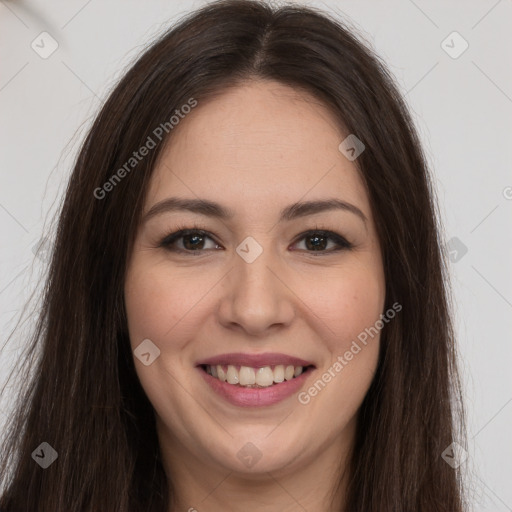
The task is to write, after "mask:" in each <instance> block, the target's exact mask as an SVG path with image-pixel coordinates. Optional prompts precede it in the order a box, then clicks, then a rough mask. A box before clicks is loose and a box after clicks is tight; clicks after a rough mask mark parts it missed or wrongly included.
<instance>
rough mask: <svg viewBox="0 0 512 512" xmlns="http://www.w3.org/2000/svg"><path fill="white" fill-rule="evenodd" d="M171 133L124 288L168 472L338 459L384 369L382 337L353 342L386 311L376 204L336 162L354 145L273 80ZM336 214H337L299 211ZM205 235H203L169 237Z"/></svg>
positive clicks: (222, 100)
mask: <svg viewBox="0 0 512 512" xmlns="http://www.w3.org/2000/svg"><path fill="white" fill-rule="evenodd" d="M174 130H175V131H174V132H173V133H172V139H171V140H170V143H169V145H168V146H167V147H166V149H165V151H164V152H163V154H162V156H161V158H160V161H159V163H158V165H157V167H156V169H155V171H154V174H153V176H152V179H151V184H150V188H149V192H148V195H147V198H146V205H145V208H144V215H146V214H147V213H148V212H150V211H151V212H152V213H150V214H149V215H147V216H146V217H145V219H144V221H143V222H142V224H141V226H140V228H139V231H138V233H137V238H136V242H135V246H134V249H133V253H132V254H131V258H130V261H129V268H128V273H127V278H126V285H125V301H126V309H127V316H128V327H129V334H130V340H131V346H132V349H133V350H135V352H134V361H135V365H136V370H137V374H138V376H139V378H140V382H141V384H142V386H143V388H144V390H145V392H146V394H147V396H148V398H149V400H150V401H151V403H152V405H153V407H154V409H155V412H156V418H157V428H158V434H159V440H160V443H161V446H162V448H163V452H164V458H165V459H166V465H167V469H168V470H172V468H174V467H178V466H177V465H179V464H185V465H187V466H189V467H193V466H194V465H195V464H197V466H198V467H201V468H202V469H211V470H219V468H221V469H224V470H229V471H233V472H238V473H245V474H246V475H247V474H250V473H252V474H257V473H266V472H268V471H277V472H279V471H285V470H286V471H293V470H294V469H298V468H300V467H301V466H302V467H303V466H305V465H308V464H312V463H313V461H315V460H318V458H319V457H320V458H322V457H325V456H328V457H331V458H332V461H333V462H334V461H336V460H339V458H340V456H342V454H343V453H344V452H345V451H346V450H347V449H348V447H349V446H350V445H351V443H352V440H353V435H354V427H355V418H356V414H357V411H358V408H359V406H360V405H361V402H362V400H363V398H364V396H365V394H366V392H367V390H368V388H369V385H370V383H371V381H372V377H373V375H374V372H375V369H376V365H377V360H378V352H379V336H378V335H375V336H374V337H373V338H371V337H367V342H366V344H362V343H361V342H360V341H358V336H360V335H361V333H363V332H364V331H365V329H366V328H369V327H372V326H374V324H375V323H376V322H377V321H378V320H379V318H380V315H381V313H383V308H384V298H385V297H384V293H385V283H384V273H383V266H382V258H381V253H380V249H379V244H378V239H377V233H376V231H375V225H374V221H373V219H372V214H371V209H370V204H369V199H368V196H367V193H366V190H365V187H364V185H363V182H362V180H361V178H360V177H359V175H358V172H357V171H356V167H355V162H352V161H349V160H348V159H347V158H346V157H345V156H344V154H343V153H341V152H340V150H339V149H338V147H339V145H340V143H341V142H342V140H343V139H344V138H345V137H346V136H347V135H348V134H345V135H344V134H342V133H340V132H339V130H338V129H337V127H336V124H335V121H334V119H332V117H331V115H330V113H329V111H328V110H326V109H325V108H324V107H323V106H321V105H319V103H318V101H316V100H314V99H313V98H311V97H309V96H305V95H302V96H300V95H299V94H298V93H297V92H296V91H294V90H293V89H291V88H289V87H287V86H284V85H281V84H279V83H276V82H271V81H259V82H249V83H247V84H245V85H243V86H239V87H237V88H235V89H231V90H229V91H227V92H225V93H224V94H223V95H222V96H219V97H217V98H215V99H213V100H211V101H209V102H205V103H204V104H202V103H201V102H199V104H198V106H197V107H196V108H195V109H193V110H192V111H191V112H190V113H189V114H188V115H187V116H185V117H184V118H183V119H182V120H181V121H180V123H179V125H178V126H177V127H175V128H174ZM126 179H130V178H129V177H127V178H126ZM170 198H176V199H178V200H180V201H190V202H192V201H194V202H196V203H194V204H195V207H194V204H192V203H191V204H190V206H191V207H190V208H178V207H177V206H178V205H179V203H177V202H176V204H175V206H176V207H175V208H171V206H172V205H171V204H170V203H166V201H169V199H170ZM333 200H336V201H340V205H341V207H332V208H322V207H318V205H317V207H314V205H313V207H311V208H309V207H306V206H303V205H307V204H309V203H310V202H323V201H333ZM201 201H209V202H211V203H215V205H217V206H215V207H214V208H213V207H211V206H210V207H206V206H202V207H200V202H201ZM297 203H298V204H299V205H296V204H297ZM157 205H158V207H157ZM292 205H296V206H293V207H292V208H290V207H291V206H292ZM301 205H302V206H301ZM221 209H222V211H227V212H229V213H232V216H229V215H227V216H225V217H221V216H220V215H219V212H220V210H221ZM283 212H284V213H283ZM198 227H199V228H201V229H203V230H204V231H206V232H207V234H206V233H189V234H185V235H184V236H183V235H182V236H181V237H177V238H175V239H174V240H171V238H170V237H169V235H170V234H172V233H174V232H176V231H178V230H179V229H183V228H188V229H197V228H198ZM319 230H324V231H330V232H332V233H333V235H332V237H331V238H329V237H326V236H325V234H322V233H318V231H319ZM308 232H309V234H308ZM338 236H339V237H340V238H336V237H338ZM166 238H167V240H166ZM359 339H361V337H360V338H359ZM144 340H149V341H144ZM354 342H356V343H357V345H358V346H359V350H357V349H356V348H355V345H354ZM141 343H142V345H141ZM156 347H157V348H158V349H156ZM136 349H137V350H136ZM158 350H159V353H158ZM350 354H352V355H351V356H350ZM342 361H343V362H342ZM208 363H210V367H211V366H213V367H214V369H213V370H209V369H208V367H207V366H205V365H208ZM336 363H337V364H336ZM217 365H220V366H221V367H222V369H220V368H219V367H218V366H217ZM228 365H229V366H228ZM290 366H291V367H293V368H292V369H291V370H290V368H288V367H290ZM301 366H302V367H308V368H307V371H303V373H302V375H300V376H298V377H293V378H290V377H291V376H292V375H295V373H297V374H298V373H299V372H300V370H299V369H297V370H296V367H301ZM340 367H341V369H340ZM205 370H207V371H212V372H213V373H214V374H215V373H216V377H215V376H212V375H209V374H207V371H205ZM222 379H228V382H223V380H222ZM240 380H241V381H242V382H243V383H251V382H255V381H256V384H257V383H259V384H257V385H258V387H255V384H252V385H251V386H249V387H247V384H246V385H245V386H241V385H240ZM237 381H238V383H237ZM271 382H274V384H272V385H269V384H270V383H271ZM315 383H316V387H315ZM260 385H261V386H262V387H259V386H260ZM165 454H167V455H165ZM171 454H173V455H171ZM326 454H329V455H326ZM173 461H174V462H173Z"/></svg>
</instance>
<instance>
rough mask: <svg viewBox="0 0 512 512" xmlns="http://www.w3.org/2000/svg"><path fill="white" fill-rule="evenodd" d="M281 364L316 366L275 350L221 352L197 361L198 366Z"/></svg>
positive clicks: (261, 365)
mask: <svg viewBox="0 0 512 512" xmlns="http://www.w3.org/2000/svg"><path fill="white" fill-rule="evenodd" d="M280 364H282V365H285V366H288V365H292V366H303V367H307V366H313V367H314V366H315V365H314V364H313V363H312V362H311V361H307V360H306V359H301V358H298V357H294V356H290V355H287V354H279V353H275V352H267V353H264V354H244V353H241V352H239V353H231V354H220V355H218V356H214V357H210V358H208V359H202V360H201V361H199V362H197V363H196V366H207V365H208V366H216V365H233V366H249V367H251V368H263V367H264V366H277V365H280Z"/></svg>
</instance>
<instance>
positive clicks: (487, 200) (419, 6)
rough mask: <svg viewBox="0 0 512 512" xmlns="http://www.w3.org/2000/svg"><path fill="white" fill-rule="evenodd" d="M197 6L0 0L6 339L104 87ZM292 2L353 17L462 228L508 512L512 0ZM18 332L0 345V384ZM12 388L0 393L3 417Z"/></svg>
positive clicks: (449, 221) (445, 209) (472, 425)
mask: <svg viewBox="0 0 512 512" xmlns="http://www.w3.org/2000/svg"><path fill="white" fill-rule="evenodd" d="M204 3H205V2H200V1H190V0H188V1H185V0H181V1H152V2H144V1H142V0H138V1H135V0H131V1H127V0H122V1H121V0H117V1H100V0H89V1H74V0H73V1H70V0H66V1H64V0H61V1H57V0H45V1H44V2H43V1H38V2H36V1H30V2H29V1H25V2H16V1H10V2H8V1H1V2H0V58H1V67H0V70H1V71H0V109H1V119H0V141H1V148H2V151H1V155H0V230H1V238H0V239H1V244H0V345H1V346H3V345H4V344H5V343H6V341H7V338H8V336H9V334H10V332H11V330H12V328H13V327H14V325H15V323H16V321H17V319H18V317H19V315H20V313H21V311H22V310H23V309H24V307H25V304H26V300H27V299H28V295H29V292H30V290H32V288H33V287H34V285H35V284H36V283H37V282H38V281H40V278H39V277H38V275H39V272H40V270H41V268H42V262H44V253H43V254H42V256H41V258H34V253H33V248H34V246H35V245H36V244H38V242H39V241H40V240H41V239H44V233H45V230H47V229H48V228H49V225H48V223H49V221H50V219H51V215H52V214H53V213H54V212H55V209H56V208H57V207H58V204H59V202H60V200H61V195H62V193H63V190H64V187H65V184H66V180H67V177H68V175H69V173H70V169H71V166H72V162H73V157H74V155H75V152H76V150H77V147H78V144H79V142H80V141H81V138H82V136H83V135H84V133H85V131H86V129H87V127H88V126H89V123H90V122H91V120H92V118H93V116H94V114H95V112H97V109H98V108H99V106H100V105H101V102H102V101H103V100H104V99H105V95H106V94H107V92H108V91H109V90H110V89H111V87H112V86H113V85H114V84H115V81H116V80H117V79H118V77H119V76H121V74H122V72H123V70H125V69H126V67H127V66H128V65H129V63H130V62H132V61H133V59H134V58H135V57H136V55H137V54H138V53H139V52H140V51H141V49H142V48H143V47H144V46H145V45H147V43H148V42H149V41H150V40H151V39H152V38H153V37H154V36H156V35H157V34H158V33H160V32H161V31H162V30H164V29H165V28H166V27H168V26H170V25H171V24H172V23H173V20H176V19H177V18H178V17H180V16H181V15H183V14H185V13H186V12H188V11H190V10H192V9H194V8H196V7H199V6H200V5H203V4H204ZM297 3H304V4H307V5H312V6H318V7H321V8H323V9H324V10H325V11H328V12H331V13H334V14H335V15H342V16H343V17H344V18H348V19H350V20H351V22H352V24H353V25H354V26H356V27H357V28H358V30H359V31H360V34H361V35H362V36H363V37H364V38H365V39H366V40H367V41H368V42H369V43H370V44H371V45H372V46H373V47H374V48H375V49H376V51H377V53H378V54H379V55H380V56H381V57H382V58H383V59H384V61H385V62H386V63H387V65H388V67H389V68H390V70H391V72H392V73H393V74H394V75H395V77H396V80H397V81H398V83H399V86H400V88H401V90H402V91H403V93H404V95H405V97H406V100H407V102H408V104H409V105H410V108H411V111H412V114H413V117H414V119H415V121H416V123H417V126H418V129H419V132H420V135H421V137H422V140H423V144H424V147H425V149H426V152H427V155H428V158H429V161H430V164H431V167H432V169H433V172H434V176H435V184H436V187H437V192H438V197H439V202H440V208H441V212H442V216H443V223H444V226H445V233H444V237H445V240H446V241H448V240H450V239H452V238H453V237H457V238H458V239H459V240H460V241H461V242H462V243H463V244H464V246H466V247H467V253H466V254H464V255H463V256H462V257H460V256H461V254H462V253H460V252H459V255H458V258H460V259H459V260H458V261H457V262H452V263H451V269H452V274H453V290H454V299H455V302H456V326H457V332H458V338H459V347H460V355H461V365H462V369H463V376H464V380H465V386H466V396H467V407H468V412H469V438H470V439H469V452H470V458H469V459H468V460H467V461H466V462H465V463H464V464H465V466H466V467H467V469H468V470H472V471H475V472H476V474H475V476H474V481H473V484H472V485H473V496H472V501H473V503H474V510H476V511H492V512H501V511H512V487H511V486H510V481H512V480H511V477H512V443H511V441H510V437H509V436H510V431H511V426H512V385H511V384H512V372H511V371H510V367H511V360H512V340H511V336H510V333H511V331H512V265H511V262H512V258H511V256H512V254H511V253H512V251H511V248H512V241H511V236H510V234H511V233H512V222H511V221H512V173H511V163H512V149H511V147H512V139H511V135H512V59H511V56H512V31H511V27H512V1H511V0H498V1H496V0H489V1H487V0H486V1H466V2H454V1H452V2H446V1H442V2H441V1H436V2H433V1H429V2H427V1H426V0H422V1H420V0H416V1H412V0H401V1H398V0H397V1H387V2H376V1H361V0H360V1H342V0H339V1H334V0H330V1H327V0H326V1H325V2H313V1H312V2H307V3H306V2H297ZM43 31H46V32H48V33H49V34H50V35H51V36H52V37H53V38H54V39H55V40H56V41H57V43H58V48H57V50H56V51H55V52H54V53H53V54H52V55H51V56H50V57H48V58H47V59H43V58H41V57H40V56H39V55H38V54H37V53H36V52H35V51H34V50H33V49H32V48H31V43H32V42H33V41H34V40H35V43H38V41H39V44H40V45H41V44H42V43H40V37H39V35H40V34H41V32H43ZM453 31H457V32H458V33H459V34H460V35H461V36H462V37H463V38H464V39H465V40H466V41H467V42H468V43H469V48H468V49H467V50H466V51H465V52H464V53H463V54H462V55H461V56H460V57H458V58H456V59H453V58H451V57H450V56H449V55H448V54H447V53H446V52H445V51H444V50H443V48H442V46H441V43H442V41H443V40H445V39H446V38H447V36H449V35H450V34H451V33H452V32H453ZM452 39H453V38H452ZM47 41H48V40H47ZM453 41H454V42H453V43H450V39H448V44H453V46H454V49H455V50H457V49H458V48H461V46H460V41H457V39H453ZM47 44H48V43H47ZM45 47H46V48H49V46H45ZM507 187H508V188H507ZM507 197H508V199H507ZM45 222H46V224H45ZM21 338H22V336H20V335H18V336H17V337H14V338H13V339H12V341H11V342H9V344H8V345H7V346H6V348H4V350H3V352H2V353H1V354H0V379H1V380H2V381H4V380H5V378H6V377H7V375H8V374H9V372H10V371H11V370H12V369H13V367H14V365H15V363H16V361H17V358H18V356H19V349H18V348H17V346H18V344H20V346H22V339H21ZM70 342H72V340H70ZM15 388H16V383H15V382H14V384H13V386H12V388H9V391H8V392H6V393H5V395H4V397H3V399H2V400H3V401H2V408H1V409H0V411H1V414H0V422H2V421H3V418H5V414H6V411H7V410H8V407H7V402H8V401H12V399H13V397H14V396H15V395H14V393H13V389H15Z"/></svg>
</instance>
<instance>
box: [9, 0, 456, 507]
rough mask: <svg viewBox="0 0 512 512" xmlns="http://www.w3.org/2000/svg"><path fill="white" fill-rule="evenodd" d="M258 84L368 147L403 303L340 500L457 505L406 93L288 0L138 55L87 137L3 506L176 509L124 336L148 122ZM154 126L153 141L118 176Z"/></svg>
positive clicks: (446, 388)
mask: <svg viewBox="0 0 512 512" xmlns="http://www.w3.org/2000/svg"><path fill="white" fill-rule="evenodd" d="M254 78H257V79H269V80H277V81H279V82H281V83H283V84H286V85H289V86H290V87H292V88H296V89H301V90H303V91H306V92H308V93H309V94H311V95H312V96H314V97H315V98H317V99H318V100H319V101H321V102H323V104H325V105H326V106H327V107H328V108H329V109H330V111H331V112H332V113H333V115H334V116H335V117H336V118H337V119H338V120H339V123H340V128H342V129H343V131H344V132H345V133H346V134H347V135H348V134H355V135H356V136H357V137H358V138H359V139H360V140H361V141H363V143H364V145H365V148H366V149H365V151H364V152H363V153H362V154H361V155H360V156H359V158H358V159H357V165H358V168H359V170H360V173H361V177H362V179H363V180H364V182H365V184H366V187H367V190H368V193H369V197H370V202H371V204H372V209H373V213H374V218H375V221H376V225H377V230H378V234H379V239H380V243H381V246H382V251H383V260H384V268H385V276H386V309H388V308H389V307H390V306H391V305H392V304H394V303H395V302H398V303H399V304H401V305H402V306H403V310H402V311H401V313H400V314H399V315H397V317H396V318H395V319H394V320H393V322H390V323H389V325H387V326H386V327H385V328H384V330H383V332H382V337H381V352H380V356H379V363H378V368H377V372H376V375H375V378H374V380H373V382H372V385H371V387H370V389H369V391H368V393H367V396H366V397H365V399H364V402H363V404H362V406H361V408H360V411H359V416H358V427H357V435H356V441H355V445H354V449H353V455H352V459H351V460H350V466H349V467H350V479H349V484H348V491H347V496H346V498H345V500H346V511H347V512H348V511H350V512H406V511H407V512H411V511H414V512H433V511H437V512H441V511H445V512H461V511H462V510H463V509H464V507H465V504H464V498H463V496H464V488H463V485H462V479H461V476H460V474H459V472H458V471H457V470H455V469H453V468H452V467H451V466H450V465H449V464H447V463H446V462H445V461H444V460H443V458H442V457H441V454H442V452H443V451H444V450H445V448H446V447H448V446H449V445H450V444H451V443H452V441H457V442H458V443H459V444H462V445H464V432H465V427H464V425H465V422H464V411H463V407H462V393H461V386H460V382H459V377H458V373H457V367H456V354H455V345H454V336H453V332H452V326H451V321H450V315H449V299H448V290H447V286H446V282H447V274H446V269H445V266H444V265H445V264H444V259H443V256H442V252H441V242H440V235H439V233H440V228H439V224H438V220H437V219H438V214H437V210H436V206H435V202H434V193H433V190H432V187H431V185H430V178H429V171H428V167H427V163H426V159H425V156H424V154H423V152H422V149H421V146H420V142H419V139H418V136H417V133H416V131H415V127H414V125H413V122H412V121H411V118H410V116H409V114H408V111H407V108H406V105H405V103H404V101H403V99H402V98H401V95H400V93H399V91H398V89H397V87H396V85H395V84H394V82H393V79H392V77H391V76H390V74H389V72H388V71H387V70H386V67H385V66H384V65H383V64H382V62H381V61H380V59H379V58H378V57H377V56H376V55H375V53H374V52H373V51H372V50H371V48H370V47H369V46H368V45H367V44H364V43H363V42H361V40H360V39H359V38H357V37H356V36H355V35H354V30H353V29H350V30H349V29H348V28H347V26H346V24H344V23H342V22H341V21H337V20H334V19H330V18H329V17H328V16H326V15H325V14H323V13H321V12H319V11H316V10H314V9H311V8H306V7H303V6H297V5H293V4H289V5H284V6H281V7H279V8H278V7H274V6H270V5H268V4H265V3H263V2H259V1H252V0H223V1H218V2H213V3H210V4H208V5H206V6H205V7H203V8H201V9H200V10H198V11H196V12H193V13H191V14H189V15H188V16H186V17H185V18H184V19H182V20H181V21H180V22H179V23H178V24H177V25H176V26H175V27H173V28H172V29H171V30H169V31H168V32H166V33H165V34H164V35H163V36H162V37H160V38H159V39H158V40H157V41H156V42H154V43H153V44H152V45H151V46H150V47H149V48H148V49H147V50H145V52H144V53H143V54H142V56H140V57H139V59H138V60H137V61H136V63H135V64H134V65H133V66H132V67H131V68H130V69H129V70H128V72H127V73H126V74H125V75H124V77H123V78H122V79H121V81H120V82H119V84H118V85H117V86H116V87H115V88H114V90H113V91H112V93H111V94H110V96H109V97H108V99H107V101H106V102H105V104H104V106H103V107H102V108H101V111H100V112H99V114H98V115H97V117H96V119H95V122H94V124H93V126H92V128H91V129H90V131H89V133H88V135H87V137H86V139H85V141H84V143H83V145H82V147H81V150H80V152H79V154H78V157H77V160H76V164H75V166H74V169H73V172H72V174H71V177H70V180H69V184H68V187H67V190H66V193H65V198H64V202H63V205H62V209H61V211H60V214H59V222H58V229H57V233H56V241H55V245H54V250H53V253H52V257H51V261H50V265H49V270H48V272H49V274H48V280H47V282H46V287H45V293H44V297H43V300H42V308H41V312H40V316H39V319H38V322H37V326H36V328H35V329H34V334H33V336H32V337H31V340H29V341H30V344H29V346H30V347H31V350H29V352H28V354H29V355H28V356H27V361H28V364H27V367H30V370H31V372H33V376H31V377H30V378H28V377H27V379H26V380H23V379H20V383H23V384H24V386H23V388H22V389H21V390H20V398H19V402H18V405H17V408H16V409H15V412H14V413H13V415H12V418H11V421H10V423H9V430H8V431H7V432H6V439H5V443H4V447H3V454H2V455H3V458H2V461H1V466H0V484H1V485H2V487H1V488H2V489H3V495H2V497H1V498H0V510H2V511H5V512H15V511H23V512H27V511H35V510H38V511H39V512H83V511H85V510H91V511H101V512H105V511H108V512H121V511H129V512H138V511H140V512H147V511H158V512H167V511H168V509H169V507H170V506H171V505H172V500H173V498H172V497H173V483H172V482H170V481H167V479H166V478H165V474H164V471H163V467H162V462H161V456H160V452H159V447H158V440H157V435H156V430H155V423H154V416H153V409H152V407H151V404H150V403H149V401H148V399H147V397H146V395H145V393H144V391H143V389H142V387H141V385H140V383H139V381H138V378H137V375H136V373H135V369H134V362H133V356H132V352H131V349H130V343H129V339H128V333H127V324H126V315H125V309H124V302H123V287H124V278H125V272H126V265H127V258H128V257H129V255H130V252H131V249H132V244H133V241H134V236H135V233H136V228H137V226H138V223H139V219H140V214H141V210H142V205H143V202H144V198H145V194H146V190H147V186H148V182H149V180H150V177H151V173H152V171H153V169H154V167H155V163H156V161H157V157H158V155H159V154H160V152H161V149H162V147H163V145H164V142H165V141H166V140H167V139H168V138H169V137H172V129H171V128H170V127H169V123H168V125H166V126H167V129H166V130H165V131H164V132H162V135H164V136H162V137H161V139H160V138H158V137H156V136H155V129H156V128H157V127H159V126H161V125H162V123H166V122H168V121H169V119H170V118H171V117H172V116H173V114H174V113H175V111H176V109H179V108H180V107H181V106H182V105H184V104H186V103H187V102H189V100H190V99H191V98H194V100H195V101H197V102H198V104H201V101H203V100H204V99H205V98H207V97H212V95H215V94H221V93H222V92H224V91H226V89H227V88H228V87H234V86H236V85H237V84H240V83H241V82H242V81H247V80H251V79H254ZM177 129H179V127H178V128H177ZM158 133H160V132H158ZM151 135H152V139H153V140H154V142H155V146H156V147H154V148H153V149H151V150H150V151H149V152H148V154H147V156H145V157H144V158H143V159H140V161H139V160H137V163H136V164H135V165H133V166H132V167H133V168H131V169H130V171H129V172H128V171H126V172H125V173H121V174H122V179H112V177H113V175H114V174H115V173H117V171H118V170H119V169H121V168H123V166H125V170H126V169H127V168H126V163H127V162H128V161H130V158H131V157H133V152H134V151H136V150H137V149H138V148H140V147H141V146H142V145H143V144H144V143H145V142H146V141H147V140H148V137H149V136H151ZM132 164H133V162H132ZM117 176H118V177H119V173H117ZM109 180H110V181H109ZM107 182H109V183H110V187H108V186H107V187H105V184H106V183H107ZM99 189H101V190H103V191H106V190H107V189H108V190H107V191H106V192H105V193H103V192H98V190H99ZM100 196H101V197H100ZM36 353H37V354H38V355H37V357H36ZM42 442H47V443H48V444H49V445H50V446H51V447H53V448H54V449H55V450H56V452H57V453H58V458H57V460H56V461H55V462H54V463H53V464H52V465H51V466H50V467H48V468H47V469H42V468H41V467H40V466H39V465H38V464H36V463H35V461H34V459H33V458H32V453H33V452H34V450H35V449H36V448H37V447H38V446H39V445H40V444H41V443H42ZM169 500H171V501H169Z"/></svg>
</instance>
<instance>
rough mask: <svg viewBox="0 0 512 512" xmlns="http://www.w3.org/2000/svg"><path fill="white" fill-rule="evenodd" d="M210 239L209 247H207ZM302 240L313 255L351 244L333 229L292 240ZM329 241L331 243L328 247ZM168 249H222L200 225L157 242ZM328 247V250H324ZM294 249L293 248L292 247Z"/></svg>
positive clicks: (308, 232)
mask: <svg viewBox="0 0 512 512" xmlns="http://www.w3.org/2000/svg"><path fill="white" fill-rule="evenodd" d="M207 240H209V241H210V247H207V245H208V242H207ZM302 241H304V243H305V249H304V250H305V251H306V252H308V253H317V254H313V256H319V255H321V254H330V253H333V252H336V251H340V250H344V249H345V250H347V249H351V248H352V244H351V243H350V242H348V241H347V240H346V239H345V238H344V237H343V236H341V235H340V234H338V233H335V232H333V231H328V230H324V229H313V230H309V231H306V232H305V233H302V234H301V235H300V236H299V237H298V238H297V239H296V241H295V242H294V244H293V245H297V244H298V242H302ZM329 243H331V244H333V245H334V247H332V246H331V248H330V249H328V247H329ZM159 246H160V247H164V248H165V249H167V250H168V251H171V252H178V253H186V254H190V253H194V252H195V253H198V255H199V253H201V252H204V251H205V250H212V249H222V247H221V246H220V245H219V244H218V243H217V242H216V241H215V239H214V238H213V236H212V235H211V233H209V232H208V231H206V230H205V229H203V228H202V227H200V226H191V227H188V228H187V227H180V228H179V229H178V230H177V231H174V232H173V233H171V234H169V235H167V236H166V237H165V238H163V240H162V241H161V242H160V244H159ZM326 249H328V250H326ZM294 250H295V249H294Z"/></svg>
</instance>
